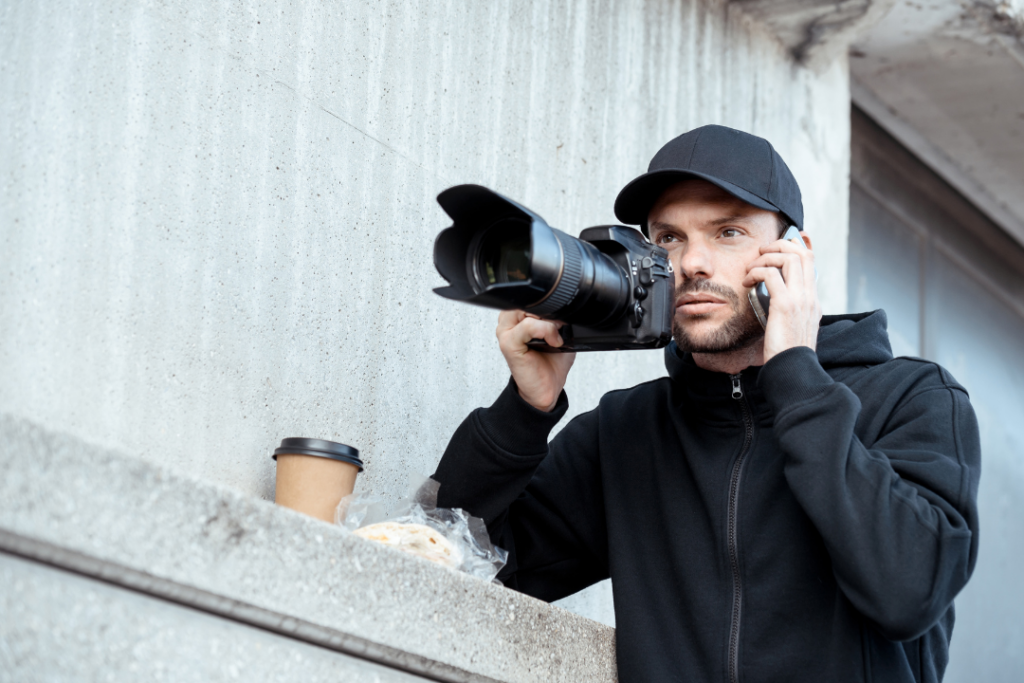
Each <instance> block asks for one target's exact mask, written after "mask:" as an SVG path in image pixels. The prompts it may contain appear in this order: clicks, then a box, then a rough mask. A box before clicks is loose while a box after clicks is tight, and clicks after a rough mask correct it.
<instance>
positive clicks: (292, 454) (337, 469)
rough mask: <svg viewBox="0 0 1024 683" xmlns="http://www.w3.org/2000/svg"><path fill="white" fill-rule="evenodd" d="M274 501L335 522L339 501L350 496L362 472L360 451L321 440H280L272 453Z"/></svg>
mask: <svg viewBox="0 0 1024 683" xmlns="http://www.w3.org/2000/svg"><path fill="white" fill-rule="evenodd" d="M273 457H274V460H276V461H277V486H276V488H275V491H274V502H275V503H277V504H278V505H283V506H285V507H288V508H291V509H292V510H298V511H299V512H302V513H304V514H307V515H309V516H310V517H316V518H317V519H322V520H324V521H325V522H333V521H334V510H335V508H337V507H338V503H339V502H341V499H342V498H344V497H345V496H347V495H348V494H350V493H352V489H354V488H355V485H356V475H357V474H359V473H360V472H362V471H363V461H362V460H360V459H359V451H357V450H356V449H354V448H352V447H351V446H346V445H345V444H343V443H335V442H334V441H324V440H322V439H300V438H290V439H282V440H281V447H280V448H278V449H277V450H275V451H274V456H273Z"/></svg>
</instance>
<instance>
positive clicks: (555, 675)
mask: <svg viewBox="0 0 1024 683" xmlns="http://www.w3.org/2000/svg"><path fill="white" fill-rule="evenodd" d="M0 471H3V473H4V476H3V477H2V478H0V532H4V533H6V534H8V535H9V536H16V537H19V538H25V539H33V540H34V541H36V542H41V543H45V544H48V545H50V546H54V547H58V548H61V549H66V550H67V551H70V552H73V553H77V554H80V555H83V556H87V557H90V558H96V559H98V560H102V561H103V562H104V563H108V564H111V565H116V566H119V567H124V568H126V569H128V570H134V571H138V572H144V573H145V574H147V575H149V576H151V577H154V579H158V580H161V581H165V582H167V581H169V582H173V583H174V584H177V585H180V586H183V587H188V588H194V589H198V590H200V591H203V592H206V593H208V594H213V595H216V596H223V597H224V598H226V599H228V600H230V601H235V602H236V603H240V604H241V605H243V606H244V605H251V606H254V607H256V608H260V609H262V610H269V611H271V612H273V613H276V614H280V615H288V616H290V617H294V619H295V620H296V621H299V622H302V623H305V624H311V625H313V626H316V627H323V628H326V629H330V630H333V631H334V632H337V633H339V634H350V635H353V636H356V637H357V638H359V639H362V640H364V641H368V642H369V643H375V644H379V645H381V646H384V647H385V648H394V649H395V650H397V651H401V652H404V653H409V654H411V655H414V656H416V657H420V658H423V659H425V660H428V661H431V662H437V663H439V664H441V665H443V667H441V668H444V667H450V668H453V669H455V670H457V671H463V672H468V673H469V674H473V675H476V676H479V677H487V678H490V679H494V680H498V681H508V682H510V683H512V682H523V683H525V682H527V681H537V682H540V681H544V682H546V683H551V682H559V681H565V682H568V681H582V680H586V681H613V680H615V656H614V630H613V629H611V628H608V627H607V626H604V625H602V624H599V623H597V622H594V621H591V620H589V619H585V618H583V617H580V616H578V615H575V614H573V613H571V612H568V611H565V610H563V609H560V608H557V607H553V606H550V605H548V604H546V603H543V602H541V601H538V600H534V599H532V598H529V597H526V596H523V595H521V594H519V593H516V592H514V591H511V590H508V589H505V588H502V587H500V586H496V585H493V584H489V583H485V582H483V581H480V580H478V579H474V578H472V577H469V576H466V575H463V574H460V573H457V572H454V571H450V570H447V569H444V568H441V567H438V566H435V565H432V564H430V563H428V562H426V561H423V560H420V559H418V558H414V557H411V556H407V555H405V554H403V553H400V552H398V551H394V550H391V549H388V548H384V547H381V546H377V545H375V544H373V543H371V542H369V541H365V540H363V539H360V538H357V537H355V536H352V535H351V534H348V533H346V532H344V531H342V530H341V529H339V528H337V527H334V526H333V525H329V524H326V523H324V522H320V521H317V520H314V519H311V518H306V517H304V516H302V515H300V514H298V513H295V512H292V511H290V510H286V509H282V508H278V507H276V506H275V505H273V504H272V503H269V502H266V501H263V500H258V499H254V498H252V497H249V496H245V495H242V494H240V493H238V492H237V491H234V490H232V489H230V488H226V487H220V486H217V485H214V484H210V483H206V482H202V481H198V480H193V479H189V478H187V477H184V476H181V475H178V474H175V473H172V472H171V471H169V470H168V469H166V468H162V467H159V466H156V465H153V464H151V463H147V462H144V461H141V460H137V459H133V458H128V457H125V456H123V455H120V454H117V453H115V452H112V451H109V450H104V449H101V448H96V447H92V446H89V445H87V444H85V443H83V442H81V441H80V440H78V439H76V438H73V437H69V436H66V435H60V434H55V433H52V432H50V431H48V430H45V429H42V428H39V427H37V426H35V425H33V424H31V423H28V422H26V421H24V420H19V419H16V418H11V417H10V416H2V417H0ZM15 590H16V589H15V587H14V586H13V585H12V584H11V583H9V582H5V583H4V584H3V587H2V588H0V591H3V592H4V593H5V597H4V601H5V602H6V603H8V604H10V603H11V601H12V600H14V601H17V600H18V599H19V598H18V597H17V594H16V593H15V594H14V596H13V598H12V591H15ZM239 611H240V612H241V611H244V609H240V610H239ZM45 618H47V619H52V620H55V621H59V620H60V619H62V613H61V610H60V609H56V608H55V609H54V610H53V611H52V612H51V613H50V614H48V615H46V617H45ZM297 631H301V629H297ZM466 680H470V678H466Z"/></svg>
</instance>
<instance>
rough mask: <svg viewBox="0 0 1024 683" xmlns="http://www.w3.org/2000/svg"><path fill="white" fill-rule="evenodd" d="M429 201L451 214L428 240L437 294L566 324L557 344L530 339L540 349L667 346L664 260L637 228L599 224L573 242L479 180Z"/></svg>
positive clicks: (668, 298) (667, 269) (668, 296)
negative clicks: (449, 221) (442, 282)
mask: <svg viewBox="0 0 1024 683" xmlns="http://www.w3.org/2000/svg"><path fill="white" fill-rule="evenodd" d="M437 201H438V203H439V204H440V205H441V207H442V208H443V209H444V210H445V212H446V213H447V214H448V215H449V216H451V218H452V219H453V221H454V224H453V225H452V226H451V227H449V228H446V229H445V230H442V231H441V233H440V234H439V235H438V236H437V240H436V241H435V242H434V265H435V266H436V268H437V270H438V272H439V273H440V274H441V276H442V277H444V279H445V280H447V281H448V283H449V285H448V286H447V287H440V288H438V289H435V290H434V291H435V292H436V293H437V294H439V295H441V296H443V297H446V298H448V299H455V300H457V301H465V302H467V303H472V304H477V305H480V306H487V307H490V308H498V309H506V310H511V309H521V310H524V311H527V312H528V313H532V314H534V315H536V316H538V317H540V318H545V319H547V320H559V321H562V322H564V323H568V325H566V326H565V327H563V329H562V337H563V340H564V341H565V344H563V346H562V347H559V348H558V349H551V348H549V347H548V346H547V345H546V344H544V343H543V342H540V341H535V342H531V346H533V347H534V348H538V349H540V350H544V351H554V350H559V351H598V350H611V349H624V348H657V347H659V346H664V345H665V344H667V343H668V340H669V339H670V338H671V318H672V311H673V306H672V305H671V304H672V294H673V290H672V282H671V272H672V271H671V265H670V264H669V261H668V255H667V253H666V252H665V250H664V249H662V248H660V247H656V246H654V245H652V244H650V243H649V242H647V240H646V239H645V238H644V236H643V235H642V234H640V232H638V231H637V230H634V229H632V228H627V227H624V226H598V227H593V228H588V229H587V230H584V231H583V234H582V235H581V236H580V239H576V238H575V237H572V236H570V235H568V234H566V233H564V232H562V231H561V230H556V229H554V228H552V227H551V226H549V225H548V224H547V223H546V222H545V221H544V219H543V218H541V217H540V216H538V215H537V214H535V213H534V212H533V211H531V210H530V209H527V208H526V207H524V206H521V205H520V204H518V203H516V202H514V201H512V200H511V199H508V198H506V197H503V196H501V195H500V194H498V193H496V192H493V191H492V190H489V189H487V188H485V187H481V186H479V185H457V186H455V187H452V188H449V189H447V190H445V191H444V192H442V193H441V194H440V195H439V196H438V198H437ZM644 299H647V300H648V301H647V306H646V307H645V305H644V303H642V302H643V300H644ZM648 309H651V310H648Z"/></svg>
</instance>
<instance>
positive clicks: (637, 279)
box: [529, 225, 675, 352]
mask: <svg viewBox="0 0 1024 683" xmlns="http://www.w3.org/2000/svg"><path fill="white" fill-rule="evenodd" d="M579 239H580V241H582V242H587V243H589V244H592V245H594V247H596V248H597V250H598V251H600V252H601V253H602V254H605V255H606V256H608V257H609V258H610V259H611V260H612V261H614V262H615V263H616V265H618V266H619V267H620V268H621V269H622V271H623V273H624V274H625V275H626V277H627V278H628V279H629V287H628V288H627V297H626V299H625V302H624V303H625V306H624V313H623V315H622V316H621V317H620V318H618V319H616V320H615V321H613V322H612V323H611V324H606V325H603V326H601V327H594V326H587V325H582V324H578V323H571V322H567V323H566V324H565V325H564V326H563V327H562V329H561V330H560V332H561V335H562V340H563V341H564V342H565V344H564V345H563V346H561V347H559V348H557V349H554V348H551V347H549V346H548V345H547V344H545V343H544V342H542V341H538V340H534V341H531V342H529V346H530V347H531V348H536V349H539V350H544V351H566V352H569V351H615V350H621V349H658V348H661V347H663V346H667V345H668V343H669V342H670V341H672V318H673V316H674V315H675V305H674V304H675V286H674V283H673V280H672V262H671V261H669V259H668V252H666V251H665V250H664V249H662V248H661V247H658V246H655V245H653V244H651V243H650V242H648V241H647V238H645V237H644V236H643V234H642V233H641V232H640V231H639V230H635V229H633V228H627V227H625V226H623V225H598V226H594V227H592V228H586V229H585V230H584V231H583V232H581V233H580V237H579ZM569 317H571V316H569Z"/></svg>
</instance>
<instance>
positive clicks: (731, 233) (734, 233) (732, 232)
mask: <svg viewBox="0 0 1024 683" xmlns="http://www.w3.org/2000/svg"><path fill="white" fill-rule="evenodd" d="M741 234H742V233H740V231H739V230H737V229H736V228H726V229H725V230H723V231H722V237H739V236H740V235H741Z"/></svg>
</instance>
